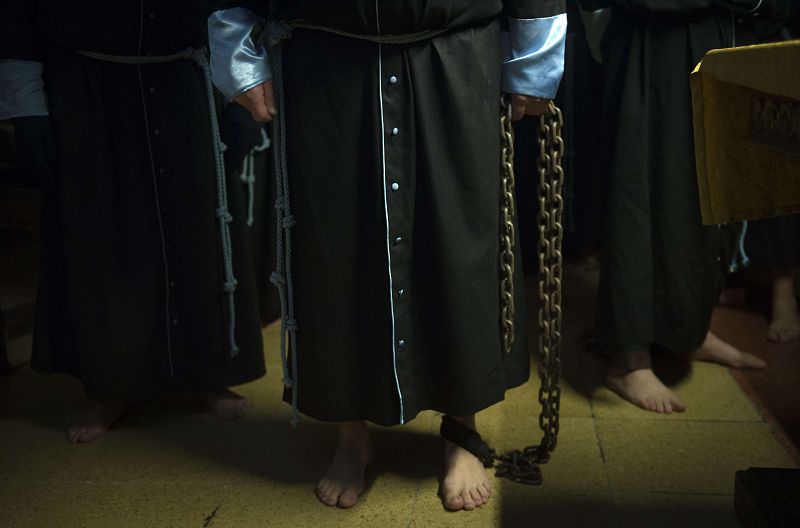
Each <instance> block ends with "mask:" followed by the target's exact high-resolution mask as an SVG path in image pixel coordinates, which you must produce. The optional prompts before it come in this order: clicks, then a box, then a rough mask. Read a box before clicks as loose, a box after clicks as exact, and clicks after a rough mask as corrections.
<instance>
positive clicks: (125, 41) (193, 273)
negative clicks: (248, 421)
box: [0, 0, 264, 442]
mask: <svg viewBox="0 0 800 528" xmlns="http://www.w3.org/2000/svg"><path fill="white" fill-rule="evenodd" d="M0 12H2V17H0V20H2V22H0V26H2V27H1V28H0V39H1V40H0V59H2V60H0V67H2V68H4V69H3V75H4V77H5V79H7V80H8V81H9V82H8V83H5V84H4V87H5V88H6V89H7V93H5V94H4V95H5V98H6V101H5V102H6V105H5V106H4V108H10V109H12V110H13V115H10V116H7V117H13V118H14V123H15V128H16V138H17V145H18V147H19V149H18V150H19V151H20V153H21V154H24V155H25V156H26V157H27V158H28V159H29V160H30V162H31V164H33V165H35V166H37V167H38V168H39V169H40V173H41V174H42V175H43V182H42V186H41V187H42V193H43V212H42V246H41V267H40V279H39V288H38V298H37V307H36V320H35V328H34V344H33V357H32V366H33V368H34V369H36V370H38V371H40V372H46V373H51V372H53V373H64V374H69V375H73V376H75V377H77V378H78V379H80V381H81V382H82V383H83V385H84V387H85V390H86V393H87V395H88V396H89V398H91V399H92V400H94V402H96V405H95V407H94V408H93V409H92V411H90V412H89V413H87V414H86V415H85V416H84V417H82V418H81V420H80V421H79V422H78V424H76V425H75V426H73V427H71V428H70V431H69V439H70V440H71V441H75V442H86V441H90V440H93V439H95V438H97V437H98V436H99V435H101V434H103V433H104V432H105V431H107V430H108V428H109V427H111V425H112V424H113V423H114V421H115V420H117V419H118V418H119V417H120V416H121V415H122V414H124V412H125V411H126V410H127V409H128V408H129V407H130V405H131V403H132V402H138V401H141V400H145V399H148V398H152V397H154V396H156V395H158V394H159V393H162V392H164V391H171V390H178V389H180V390H193V391H197V393H198V395H199V397H200V398H201V400H202V401H203V402H204V403H206V404H208V405H209V406H210V407H211V409H212V410H213V411H214V412H215V413H217V414H218V415H220V416H221V417H225V418H236V417H238V416H241V415H242V413H243V412H245V411H246V404H245V403H246V402H244V401H243V400H242V399H241V398H240V397H238V396H237V395H236V394H234V393H233V392H231V391H230V390H229V389H228V387H231V386H234V385H238V384H242V383H245V382H249V381H252V380H255V379H257V378H259V377H261V376H262V375H263V374H264V358H263V352H262V345H261V325H260V322H259V315H258V306H257V300H256V295H255V293H254V290H255V286H254V284H255V279H254V270H253V269H252V260H251V259H250V258H249V257H248V255H250V254H251V251H250V250H249V249H248V244H249V241H248V239H247V238H246V236H244V233H243V225H242V222H243V216H244V214H243V211H244V208H243V205H242V196H241V195H242V193H241V186H240V185H239V184H238V182H237V183H236V184H231V185H228V202H229V204H228V212H229V213H232V216H233V222H232V223H231V224H230V234H231V249H230V252H231V253H232V261H233V275H234V277H235V279H236V281H238V285H236V284H234V286H236V287H235V291H234V292H233V298H234V299H235V303H234V307H233V308H234V309H233V310H232V309H231V306H230V304H229V291H226V290H232V289H233V288H231V287H230V285H228V287H225V286H224V284H223V283H224V282H229V279H230V278H229V277H228V276H227V275H226V273H225V272H224V264H225V258H224V257H225V255H224V254H225V253H226V252H227V251H225V250H223V248H222V244H221V239H220V236H221V232H222V230H221V227H220V222H219V218H218V214H220V212H219V211H218V210H217V209H218V207H219V203H218V199H219V197H218V194H217V193H218V191H217V179H216V178H217V177H216V175H215V170H214V167H215V162H214V157H213V148H214V146H213V144H212V139H211V138H212V135H211V128H210V124H209V115H210V114H209V109H208V104H207V92H206V85H205V83H204V77H203V74H202V71H201V70H200V69H199V68H198V66H197V65H196V64H194V63H193V62H192V61H191V60H178V61H174V62H169V63H165V64H119V63H114V62H110V61H107V60H101V59H98V58H91V57H87V56H85V55H83V54H82V53H79V51H81V52H83V51H88V52H95V53H103V54H111V55H115V56H136V57H156V56H163V55H169V54H174V53H176V52H180V51H183V50H185V49H186V48H187V47H193V48H199V47H201V46H203V45H205V42H206V35H205V15H206V14H207V13H206V11H204V10H203V9H202V8H201V6H199V5H198V4H197V2H190V1H181V2H156V1H151V0H145V1H136V2H133V1H129V0H125V1H119V2H112V3H109V2H100V1H91V2H79V3H75V2H56V1H54V0H37V1H30V2H10V1H4V2H3V3H2V11H0ZM42 82H44V87H43V88H42ZM234 323H235V326H234ZM234 328H235V334H234V335H233V336H231V335H230V331H231V330H232V329H234Z"/></svg>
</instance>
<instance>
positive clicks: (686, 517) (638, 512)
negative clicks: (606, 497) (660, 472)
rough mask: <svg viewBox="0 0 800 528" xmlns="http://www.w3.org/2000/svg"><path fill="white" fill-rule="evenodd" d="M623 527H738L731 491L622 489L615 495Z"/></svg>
mask: <svg viewBox="0 0 800 528" xmlns="http://www.w3.org/2000/svg"><path fill="white" fill-rule="evenodd" d="M614 499H615V501H616V504H617V506H618V507H619V509H620V512H621V520H622V526H623V527H624V528H642V527H647V528H675V527H680V528H710V527H713V528H738V527H739V526H740V524H739V521H738V519H737V518H736V513H735V512H734V508H733V497H732V496H730V495H686V494H680V493H625V494H616V495H615V497H614Z"/></svg>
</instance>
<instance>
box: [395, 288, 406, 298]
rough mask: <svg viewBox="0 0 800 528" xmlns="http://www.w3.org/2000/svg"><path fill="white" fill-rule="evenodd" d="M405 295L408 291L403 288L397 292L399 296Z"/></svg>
mask: <svg viewBox="0 0 800 528" xmlns="http://www.w3.org/2000/svg"><path fill="white" fill-rule="evenodd" d="M405 293H406V291H405V290H404V289H403V288H400V289H399V290H397V294H398V295H400V296H401V297H402V296H403V295H405Z"/></svg>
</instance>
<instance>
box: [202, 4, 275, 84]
mask: <svg viewBox="0 0 800 528" xmlns="http://www.w3.org/2000/svg"><path fill="white" fill-rule="evenodd" d="M263 20H264V19H263V18H262V17H261V16H259V15H257V14H255V13H253V12H252V11H250V10H248V9H245V8H242V7H234V8H232V9H225V10H222V11H217V12H215V13H212V14H211V16H209V17H208V41H209V48H210V50H211V80H212V81H213V83H214V86H216V87H217V89H218V90H219V91H220V92H222V94H223V95H224V96H225V97H226V98H227V99H228V100H232V99H233V98H234V97H236V96H237V95H239V94H241V93H242V92H245V91H247V90H249V89H250V88H253V87H254V86H258V85H259V84H261V83H263V82H265V81H269V80H270V79H272V72H271V71H270V68H269V61H268V60H267V50H266V49H264V46H262V45H261V44H260V43H258V42H255V41H254V40H253V36H252V32H253V27H254V26H255V25H256V24H258V23H261V22H263Z"/></svg>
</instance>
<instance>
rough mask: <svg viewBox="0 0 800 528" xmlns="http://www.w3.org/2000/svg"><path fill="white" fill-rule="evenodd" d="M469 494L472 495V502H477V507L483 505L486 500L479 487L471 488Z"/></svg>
mask: <svg viewBox="0 0 800 528" xmlns="http://www.w3.org/2000/svg"><path fill="white" fill-rule="evenodd" d="M469 494H470V496H471V497H472V502H474V503H475V506H476V507H478V508H480V507H481V506H483V503H484V502H485V501H484V500H483V497H482V496H481V493H480V492H479V491H478V490H477V489H472V490H470V491H469Z"/></svg>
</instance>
